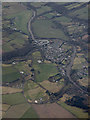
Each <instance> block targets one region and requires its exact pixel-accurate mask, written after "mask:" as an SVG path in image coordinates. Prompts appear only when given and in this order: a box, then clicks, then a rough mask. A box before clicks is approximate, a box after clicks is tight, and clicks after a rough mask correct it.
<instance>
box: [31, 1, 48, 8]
mask: <svg viewBox="0 0 90 120" xmlns="http://www.w3.org/2000/svg"><path fill="white" fill-rule="evenodd" d="M45 4H46V3H45V2H31V5H32V6H34V7H41V6H43V5H45Z"/></svg>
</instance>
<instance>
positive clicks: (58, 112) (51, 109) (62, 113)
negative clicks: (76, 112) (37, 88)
mask: <svg viewBox="0 0 90 120" xmlns="http://www.w3.org/2000/svg"><path fill="white" fill-rule="evenodd" d="M32 106H33V107H34V109H35V110H36V112H37V114H38V115H39V117H40V118H75V117H74V116H73V115H72V114H71V113H70V112H68V111H67V110H65V109H64V108H62V107H61V106H59V105H58V104H56V103H52V104H43V105H37V104H33V105H32Z"/></svg>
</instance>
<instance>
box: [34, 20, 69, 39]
mask: <svg viewBox="0 0 90 120" xmlns="http://www.w3.org/2000/svg"><path fill="white" fill-rule="evenodd" d="M32 27H33V32H34V35H35V36H36V37H39V38H61V39H63V40H67V39H68V37H67V36H65V34H64V32H63V31H62V29H59V28H56V26H55V24H54V23H53V22H52V21H51V20H45V19H39V20H35V21H34V22H33V23H32Z"/></svg>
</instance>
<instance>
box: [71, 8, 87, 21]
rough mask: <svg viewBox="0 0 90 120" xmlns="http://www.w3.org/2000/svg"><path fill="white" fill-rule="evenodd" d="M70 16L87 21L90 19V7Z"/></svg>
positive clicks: (76, 11)
mask: <svg viewBox="0 0 90 120" xmlns="http://www.w3.org/2000/svg"><path fill="white" fill-rule="evenodd" d="M70 16H71V17H72V16H73V17H77V18H80V19H84V20H87V19H88V7H83V8H81V9H79V10H75V11H74V12H71V13H70Z"/></svg>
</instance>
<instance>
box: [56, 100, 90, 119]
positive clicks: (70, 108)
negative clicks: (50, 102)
mask: <svg viewBox="0 0 90 120" xmlns="http://www.w3.org/2000/svg"><path fill="white" fill-rule="evenodd" d="M58 103H59V104H60V105H61V106H62V107H64V108H65V109H66V110H68V111H69V112H71V113H72V114H73V115H75V116H76V117H77V118H88V113H87V112H85V111H84V110H83V109H80V108H77V107H73V106H69V105H67V104H66V103H64V102H61V101H58Z"/></svg>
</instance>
